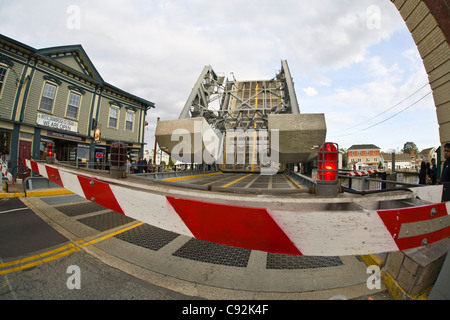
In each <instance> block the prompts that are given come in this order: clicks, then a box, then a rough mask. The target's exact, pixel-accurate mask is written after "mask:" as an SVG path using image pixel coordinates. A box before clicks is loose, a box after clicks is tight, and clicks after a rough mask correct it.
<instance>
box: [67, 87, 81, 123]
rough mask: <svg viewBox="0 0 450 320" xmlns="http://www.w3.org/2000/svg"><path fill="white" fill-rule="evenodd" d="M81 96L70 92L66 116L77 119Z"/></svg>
mask: <svg viewBox="0 0 450 320" xmlns="http://www.w3.org/2000/svg"><path fill="white" fill-rule="evenodd" d="M80 100H81V96H80V95H79V94H76V93H73V92H71V93H70V95H69V105H68V106H67V113H66V116H67V117H69V118H73V119H78V109H79V108H80Z"/></svg>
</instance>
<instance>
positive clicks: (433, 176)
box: [430, 158, 437, 185]
mask: <svg viewBox="0 0 450 320" xmlns="http://www.w3.org/2000/svg"><path fill="white" fill-rule="evenodd" d="M430 179H431V184H432V185H435V184H436V183H437V166H436V159H435V158H433V159H431V168H430Z"/></svg>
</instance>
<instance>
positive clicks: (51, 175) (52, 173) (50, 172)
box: [45, 166, 64, 188]
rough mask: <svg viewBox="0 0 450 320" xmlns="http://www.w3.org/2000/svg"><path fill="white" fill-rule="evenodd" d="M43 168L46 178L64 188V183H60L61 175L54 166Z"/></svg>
mask: <svg viewBox="0 0 450 320" xmlns="http://www.w3.org/2000/svg"><path fill="white" fill-rule="evenodd" d="M45 170H47V176H48V180H50V181H51V182H54V183H56V184H57V185H59V186H60V187H63V188H64V185H63V183H62V180H61V176H60V175H59V170H58V169H55V168H52V167H49V166H45Z"/></svg>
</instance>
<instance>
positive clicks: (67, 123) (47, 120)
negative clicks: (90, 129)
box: [36, 113, 78, 132]
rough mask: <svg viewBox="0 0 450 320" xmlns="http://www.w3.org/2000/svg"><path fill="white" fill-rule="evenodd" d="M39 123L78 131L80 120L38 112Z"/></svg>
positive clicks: (37, 121) (54, 127)
mask: <svg viewBox="0 0 450 320" xmlns="http://www.w3.org/2000/svg"><path fill="white" fill-rule="evenodd" d="M36 123H37V124H40V125H41V126H44V127H50V128H53V129H60V130H65V131H71V132H78V122H75V121H71V120H67V119H62V118H58V117H54V116H51V115H49V114H42V113H38V114H37V120H36Z"/></svg>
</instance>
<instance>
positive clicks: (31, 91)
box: [0, 35, 155, 176]
mask: <svg viewBox="0 0 450 320" xmlns="http://www.w3.org/2000/svg"><path fill="white" fill-rule="evenodd" d="M154 107H155V104H154V103H153V102H150V101H147V100H145V99H142V98H140V97H136V96H134V95H132V94H130V93H128V92H125V91H124V90H121V89H119V88H117V87H115V86H113V85H111V84H109V83H107V82H105V81H104V80H103V79H102V77H101V76H100V74H99V73H98V71H97V70H96V68H95V66H94V64H93V63H92V61H91V60H90V59H89V57H88V55H87V54H86V52H85V51H84V49H83V47H82V46H81V45H71V46H61V47H53V48H45V49H34V48H32V47H30V46H27V45H25V44H23V43H20V42H18V41H16V40H14V39H11V38H8V37H6V36H4V35H0V156H1V157H2V158H3V159H4V160H6V161H8V162H9V171H10V172H11V173H12V174H13V175H14V176H16V175H17V172H18V171H20V170H18V169H17V168H16V166H18V165H19V164H20V162H21V161H20V160H21V159H24V158H25V159H34V160H45V159H46V157H47V155H48V154H49V153H52V154H53V155H54V156H55V157H56V159H57V160H58V161H60V162H69V163H71V164H78V165H83V164H84V165H87V163H89V166H90V167H91V168H99V169H101V168H105V167H106V164H107V163H108V160H109V155H110V151H111V150H110V146H111V144H112V143H113V142H115V141H121V142H122V143H124V144H125V146H126V147H127V151H128V154H129V155H130V157H131V158H132V160H134V159H136V158H138V157H140V156H143V151H144V145H145V142H144V130H145V126H146V121H145V118H146V115H147V112H148V111H149V110H150V109H151V108H154Z"/></svg>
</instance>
